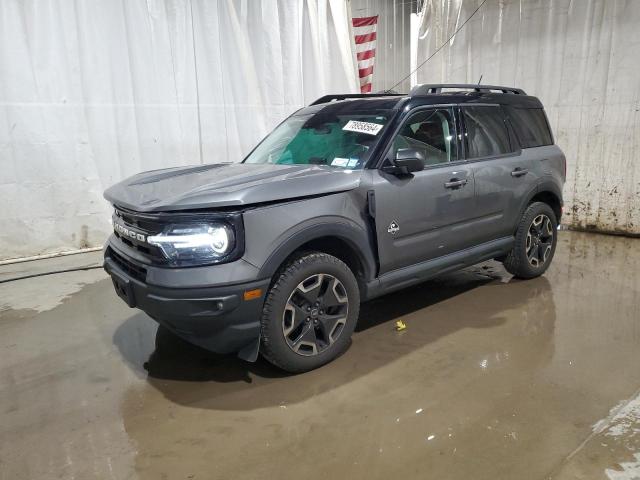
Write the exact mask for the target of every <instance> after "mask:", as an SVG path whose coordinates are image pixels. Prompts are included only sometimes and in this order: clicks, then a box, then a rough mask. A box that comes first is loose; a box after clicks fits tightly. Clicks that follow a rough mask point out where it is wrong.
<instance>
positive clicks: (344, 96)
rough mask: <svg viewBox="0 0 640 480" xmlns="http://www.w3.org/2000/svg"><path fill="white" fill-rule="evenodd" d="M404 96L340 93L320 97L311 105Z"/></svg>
mask: <svg viewBox="0 0 640 480" xmlns="http://www.w3.org/2000/svg"><path fill="white" fill-rule="evenodd" d="M403 95H404V94H403V93H338V94H335V95H325V96H324V97H320V98H319V99H317V100H316V101H315V102H313V103H311V104H310V105H318V104H320V103H329V102H333V101H337V100H346V99H348V98H376V97H399V96H403Z"/></svg>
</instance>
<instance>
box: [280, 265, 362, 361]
mask: <svg viewBox="0 0 640 480" xmlns="http://www.w3.org/2000/svg"><path fill="white" fill-rule="evenodd" d="M348 313H349V299H348V297H347V291H346V289H345V288H344V285H343V284H342V282H341V281H340V280H338V279H337V278H336V277H334V276H333V275H329V274H327V273H318V274H315V275H311V276H310V277H307V278H306V279H305V280H303V281H302V282H300V283H299V284H298V286H297V287H296V288H295V289H294V290H293V293H291V295H290V296H289V299H288V300H287V303H286V306H285V308H284V313H283V315H282V333H283V334H284V338H285V340H286V342H287V345H288V346H289V348H291V350H293V351H294V352H296V353H297V354H299V355H304V356H311V355H318V354H319V353H321V352H323V351H324V350H326V349H327V348H328V347H329V346H330V345H331V344H333V343H334V342H335V341H336V340H337V339H338V337H339V336H340V334H341V333H342V331H343V330H344V326H345V324H346V322H347V315H348Z"/></svg>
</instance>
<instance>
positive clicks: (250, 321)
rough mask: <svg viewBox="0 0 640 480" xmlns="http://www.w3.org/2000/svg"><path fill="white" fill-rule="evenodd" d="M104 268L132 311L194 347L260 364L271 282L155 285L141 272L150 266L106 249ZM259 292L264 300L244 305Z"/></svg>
mask: <svg viewBox="0 0 640 480" xmlns="http://www.w3.org/2000/svg"><path fill="white" fill-rule="evenodd" d="M210 268H212V269H215V268H216V266H212V267H210ZM104 269H105V271H106V272H107V273H108V274H109V275H110V276H111V279H112V281H113V285H114V288H115V290H116V293H117V294H118V295H119V296H120V298H122V299H123V300H124V301H125V302H126V303H127V305H129V307H132V308H134V307H135V308H139V309H140V310H142V311H144V312H145V313H146V314H148V315H149V316H150V317H151V318H153V319H154V320H156V321H157V322H158V323H160V324H161V325H163V326H165V327H166V328H167V329H169V330H170V331H172V332H173V333H175V334H176V335H178V336H179V337H181V338H183V339H185V340H187V341H188V342H190V343H193V344H195V345H198V346H201V347H203V348H206V349H207V350H211V351H213V352H216V353H223V354H225V353H232V352H238V353H239V356H240V357H242V358H245V359H247V360H255V357H256V356H257V349H258V342H259V340H260V316H261V313H262V306H263V303H264V297H265V295H266V291H267V288H268V286H269V279H265V280H258V281H253V282H243V283H239V284H233V285H221V286H207V287H198V288H193V287H191V288H179V287H177V286H176V287H168V286H157V285H152V284H149V283H147V282H146V279H145V278H144V275H143V274H142V273H141V272H145V268H144V265H141V264H139V263H138V262H135V261H134V260H133V259H131V258H130V257H127V256H124V255H123V254H122V253H121V252H118V251H115V250H114V249H113V248H112V247H107V248H106V249H105V253H104ZM167 270H170V269H167ZM167 274H168V273H167ZM256 289H260V290H261V293H260V295H258V296H256V298H253V299H251V300H244V293H245V292H246V291H250V290H256Z"/></svg>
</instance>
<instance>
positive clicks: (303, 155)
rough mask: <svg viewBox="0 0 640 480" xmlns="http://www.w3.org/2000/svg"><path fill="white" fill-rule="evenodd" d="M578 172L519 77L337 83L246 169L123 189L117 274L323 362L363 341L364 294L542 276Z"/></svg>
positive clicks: (232, 334)
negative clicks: (512, 80)
mask: <svg viewBox="0 0 640 480" xmlns="http://www.w3.org/2000/svg"><path fill="white" fill-rule="evenodd" d="M565 168H566V162H565V157H564V155H563V153H562V151H561V150H560V149H559V148H558V146H557V145H555V144H554V140H553V136H552V134H551V131H550V128H549V123H548V121H547V118H546V115H545V113H544V110H543V107H542V104H541V103H540V101H539V100H538V99H537V98H535V97H532V96H528V95H526V94H525V93H524V92H523V91H522V90H519V89H516V88H508V87H496V86H490V85H419V86H416V87H414V88H413V89H412V90H411V93H409V94H408V95H405V94H379V95H356V94H354V95H350V94H349V95H330V96H326V97H323V98H320V99H319V100H317V101H316V102H314V103H313V104H312V105H310V106H309V107H306V108H303V109H301V110H299V111H297V112H296V113H294V114H293V115H291V116H290V117H289V118H287V119H286V120H285V121H284V122H282V123H281V124H280V125H279V126H278V127H277V128H276V129H275V130H274V131H273V132H272V133H271V134H269V135H268V136H267V137H266V138H265V139H264V140H263V141H262V142H261V143H260V144H259V145H258V146H257V147H256V148H255V149H254V150H253V151H252V152H251V153H250V154H249V155H248V156H247V157H246V158H245V159H244V161H242V162H241V163H222V164H210V165H199V166H195V167H181V168H169V169H164V170H156V171H152V172H146V173H141V174H139V175H135V176H133V177H131V178H129V179H127V180H125V181H123V182H121V183H118V184H116V185H114V186H112V187H111V188H109V189H108V190H107V191H106V192H105V198H106V199H107V200H108V201H109V202H111V203H112V204H113V206H114V214H113V226H114V233H113V235H112V236H111V237H110V238H109V241H108V243H107V245H106V246H105V252H104V268H105V270H106V271H107V272H108V273H109V274H110V275H111V277H112V279H113V285H114V287H115V290H116V292H117V293H118V295H119V296H120V297H121V298H122V299H123V300H124V301H125V302H126V303H127V304H128V305H129V306H130V307H137V308H139V309H141V310H143V311H145V312H146V313H147V314H148V315H149V316H151V317H152V318H153V319H155V320H156V321H157V322H159V323H160V324H161V325H164V326H165V327H166V328H167V329H169V330H170V331H172V332H173V333H175V334H176V335H177V336H179V337H182V338H184V339H186V340H187V341H189V342H192V343H194V344H197V345H199V346H201V347H204V348H207V349H209V350H212V351H215V352H219V353H231V352H236V353H237V354H238V355H239V357H241V358H243V359H245V360H249V361H254V360H255V359H256V358H257V356H258V353H261V354H262V355H263V356H264V357H266V358H267V359H268V360H269V361H271V362H272V363H273V364H275V365H277V366H278V367H280V368H282V369H284V370H287V371H290V372H301V371H306V370H310V369H313V368H316V367H318V366H320V365H323V364H325V363H327V362H329V361H330V360H332V359H334V358H335V357H336V356H338V355H340V354H341V353H343V352H344V351H345V350H346V349H347V347H348V345H349V343H350V337H351V334H352V332H353V330H354V327H355V325H356V322H357V320H358V312H359V307H360V302H363V301H366V300H369V299H371V298H374V297H378V296H380V295H384V294H387V293H389V292H392V291H394V290H397V289H401V288H404V287H406V286H408V285H412V284H416V283H419V282H423V281H425V280H427V279H429V278H432V277H435V276H436V275H439V274H441V273H444V272H449V271H452V270H456V269H460V268H463V267H466V266H469V265H472V264H475V263H478V262H481V261H484V260H488V259H497V260H499V261H501V262H503V263H504V266H505V267H506V269H507V270H508V271H509V272H510V273H512V274H513V275H515V276H516V277H518V278H532V277H536V276H538V275H541V274H542V273H543V272H544V271H545V270H546V269H547V268H548V267H549V264H550V263H551V260H552V258H553V254H554V251H555V247H556V240H557V225H558V222H559V221H560V215H561V213H562V186H563V183H564V181H565Z"/></svg>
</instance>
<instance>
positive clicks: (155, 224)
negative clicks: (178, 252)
mask: <svg viewBox="0 0 640 480" xmlns="http://www.w3.org/2000/svg"><path fill="white" fill-rule="evenodd" d="M116 219H118V221H119V222H120V223H121V224H124V226H125V227H127V228H129V229H132V230H133V231H135V232H137V233H140V234H142V235H144V237H145V238H146V237H148V236H151V235H156V234H158V233H160V232H162V230H163V229H164V227H165V226H166V221H162V220H161V219H160V218H159V217H158V216H157V215H150V214H142V213H138V212H131V211H128V210H123V209H121V208H118V207H116V208H115V212H114V221H116ZM114 235H115V236H116V238H117V239H118V240H120V242H122V243H123V244H124V245H126V246H127V247H129V248H132V249H134V250H136V251H137V252H139V253H141V254H142V255H144V256H146V257H147V258H149V260H150V261H151V262H153V263H155V262H158V263H164V262H165V258H164V255H162V251H161V250H160V249H159V248H158V247H156V246H154V245H149V244H148V243H147V242H146V241H140V240H137V239H135V238H129V237H127V236H125V235H121V234H120V233H118V231H114Z"/></svg>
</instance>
